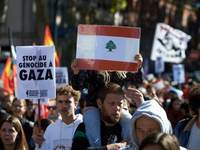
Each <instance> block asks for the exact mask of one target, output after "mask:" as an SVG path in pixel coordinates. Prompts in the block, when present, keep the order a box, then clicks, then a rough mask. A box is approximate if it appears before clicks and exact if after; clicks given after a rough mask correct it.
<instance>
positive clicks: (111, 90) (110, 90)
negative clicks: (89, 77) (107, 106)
mask: <svg viewBox="0 0 200 150" xmlns="http://www.w3.org/2000/svg"><path fill="white" fill-rule="evenodd" d="M107 94H118V95H123V97H124V91H123V90H122V87H121V86H120V85H118V84H116V83H112V82H110V83H109V84H108V86H103V87H101V88H100V89H99V91H98V98H99V99H100V100H101V102H102V103H103V102H104V100H105V98H106V96H107Z"/></svg>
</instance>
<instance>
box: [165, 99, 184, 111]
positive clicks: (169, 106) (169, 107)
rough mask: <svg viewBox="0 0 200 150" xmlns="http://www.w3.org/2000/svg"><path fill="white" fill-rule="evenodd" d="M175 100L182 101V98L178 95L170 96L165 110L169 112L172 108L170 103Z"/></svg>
mask: <svg viewBox="0 0 200 150" xmlns="http://www.w3.org/2000/svg"><path fill="white" fill-rule="evenodd" d="M176 100H178V101H179V102H181V103H183V99H182V98H180V97H179V96H177V95H175V96H174V97H172V98H171V101H170V103H169V105H168V108H167V112H169V111H170V110H171V109H172V104H173V102H174V101H176Z"/></svg>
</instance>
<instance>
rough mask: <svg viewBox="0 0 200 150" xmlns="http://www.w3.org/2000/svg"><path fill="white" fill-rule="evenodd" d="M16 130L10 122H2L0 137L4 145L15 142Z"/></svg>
mask: <svg viewBox="0 0 200 150" xmlns="http://www.w3.org/2000/svg"><path fill="white" fill-rule="evenodd" d="M17 135H18V132H17V131H16V130H15V128H14V126H13V125H12V124H11V123H8V122H4V123H3V125H2V126H1V129H0V137H1V139H2V142H3V144H4V145H13V144H15V142H16V139H17Z"/></svg>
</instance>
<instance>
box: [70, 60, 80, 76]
mask: <svg viewBox="0 0 200 150" xmlns="http://www.w3.org/2000/svg"><path fill="white" fill-rule="evenodd" d="M78 65H79V64H78V60H77V59H74V60H73V61H72V63H71V68H72V70H73V72H74V74H78V73H79V69H77V67H78Z"/></svg>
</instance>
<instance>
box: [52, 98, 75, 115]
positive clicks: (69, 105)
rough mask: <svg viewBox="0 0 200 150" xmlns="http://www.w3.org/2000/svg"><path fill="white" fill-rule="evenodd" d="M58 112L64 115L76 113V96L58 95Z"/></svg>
mask: <svg viewBox="0 0 200 150" xmlns="http://www.w3.org/2000/svg"><path fill="white" fill-rule="evenodd" d="M56 105H57V109H58V112H59V113H60V114H61V116H62V117H64V116H70V115H72V114H74V111H75V108H76V106H77V103H74V98H73V97H72V96H68V95H57V101H56Z"/></svg>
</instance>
